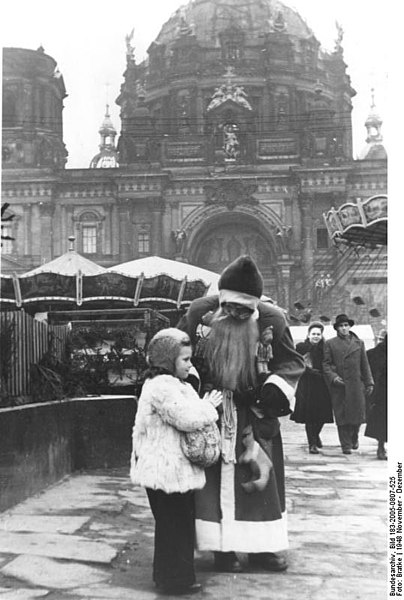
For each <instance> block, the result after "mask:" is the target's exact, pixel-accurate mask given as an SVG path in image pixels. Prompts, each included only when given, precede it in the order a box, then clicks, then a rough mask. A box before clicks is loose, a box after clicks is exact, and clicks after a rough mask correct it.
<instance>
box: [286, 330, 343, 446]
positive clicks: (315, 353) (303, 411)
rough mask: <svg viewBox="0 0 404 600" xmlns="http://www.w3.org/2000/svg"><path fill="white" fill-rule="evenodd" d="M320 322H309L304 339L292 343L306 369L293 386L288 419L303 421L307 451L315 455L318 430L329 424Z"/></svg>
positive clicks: (318, 436) (330, 415) (319, 444)
mask: <svg viewBox="0 0 404 600" xmlns="http://www.w3.org/2000/svg"><path fill="white" fill-rule="evenodd" d="M323 331H324V325H323V324H322V323H321V322H319V321H313V323H310V325H309V328H308V333H307V339H306V340H305V341H304V342H301V343H299V344H297V345H296V350H297V351H298V352H299V353H300V354H301V355H302V356H303V358H304V360H305V363H306V369H305V372H304V374H303V375H302V377H301V378H300V381H299V383H298V386H297V390H296V405H295V409H294V411H293V414H292V415H291V417H290V418H291V419H292V420H293V421H295V422H296V423H304V424H305V429H306V435H307V441H308V444H309V452H310V454H318V448H322V447H323V444H322V442H321V438H320V433H321V430H322V428H323V425H324V423H333V421H334V419H333V416H332V406H331V398H330V393H329V391H328V387H327V384H326V381H325V378H324V374H323V358H324V340H323Z"/></svg>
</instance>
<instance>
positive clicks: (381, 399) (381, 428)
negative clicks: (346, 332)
mask: <svg viewBox="0 0 404 600" xmlns="http://www.w3.org/2000/svg"><path fill="white" fill-rule="evenodd" d="M367 356H368V360H369V364H370V368H371V371H372V375H373V379H374V380H375V387H374V390H373V392H372V395H371V396H370V398H369V411H368V418H367V425H366V429H365V435H366V436H367V437H370V438H374V439H376V440H379V441H380V442H387V338H385V339H384V340H383V341H382V342H381V343H380V344H378V345H377V346H376V347H375V348H372V349H371V350H368V352H367Z"/></svg>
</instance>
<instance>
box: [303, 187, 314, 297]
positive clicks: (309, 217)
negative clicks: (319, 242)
mask: <svg viewBox="0 0 404 600" xmlns="http://www.w3.org/2000/svg"><path fill="white" fill-rule="evenodd" d="M299 203H300V209H301V213H302V241H301V251H302V253H301V256H302V297H303V298H305V299H306V300H309V301H311V300H312V295H313V276H314V270H313V214H312V213H313V199H312V198H311V197H309V196H305V195H303V194H301V195H300V197H299Z"/></svg>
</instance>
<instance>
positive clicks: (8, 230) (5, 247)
mask: <svg viewBox="0 0 404 600" xmlns="http://www.w3.org/2000/svg"><path fill="white" fill-rule="evenodd" d="M12 237H13V227H12V225H2V226H1V253H2V254H9V255H10V254H12V253H13V240H12V239H6V238H12Z"/></svg>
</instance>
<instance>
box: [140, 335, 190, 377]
mask: <svg viewBox="0 0 404 600" xmlns="http://www.w3.org/2000/svg"><path fill="white" fill-rule="evenodd" d="M190 345H191V341H190V339H189V336H188V334H186V333H185V332H184V331H181V330H180V329H177V328H175V327H168V328H167V329H161V330H160V331H159V332H158V333H156V335H155V336H154V337H153V338H152V339H151V340H150V342H149V346H148V348H147V360H148V363H149V365H150V366H151V367H160V368H162V369H166V370H167V371H169V373H172V374H173V375H174V374H175V361H176V360H177V358H178V356H179V353H180V352H181V348H183V347H184V346H190Z"/></svg>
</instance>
